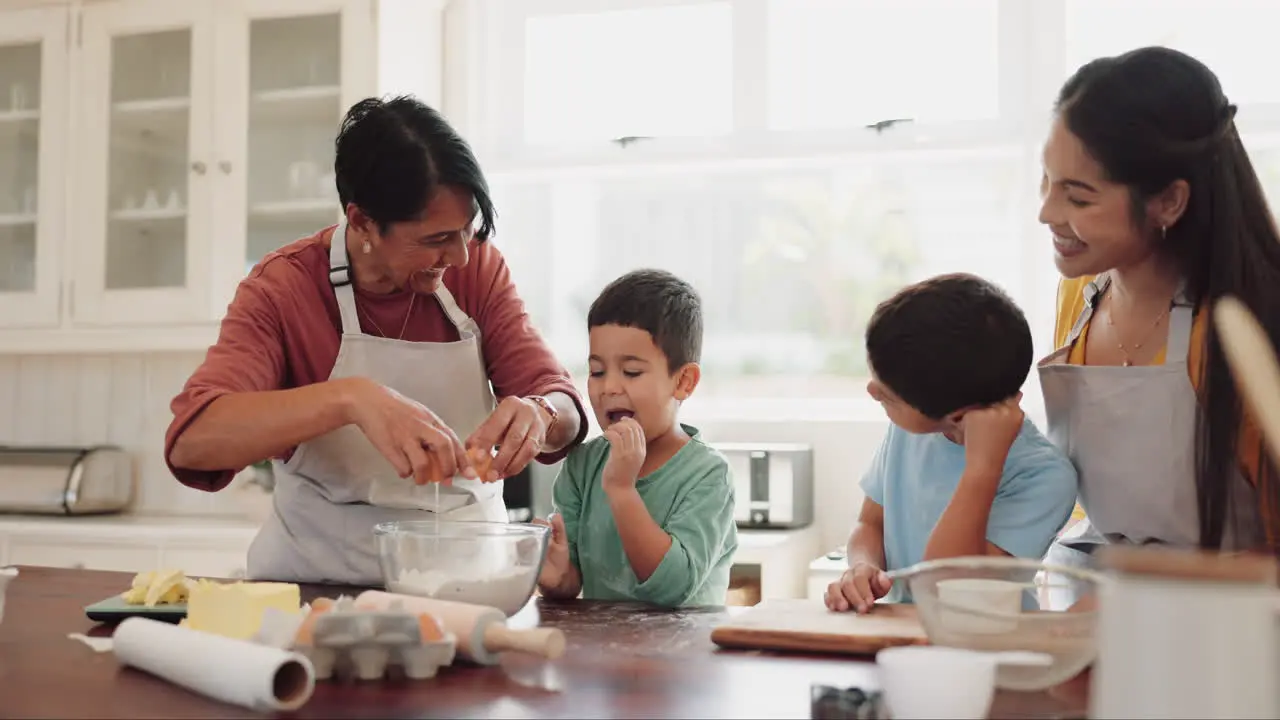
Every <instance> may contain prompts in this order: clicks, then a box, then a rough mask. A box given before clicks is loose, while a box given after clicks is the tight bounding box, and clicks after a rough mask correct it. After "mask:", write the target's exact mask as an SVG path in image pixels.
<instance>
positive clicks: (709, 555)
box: [553, 425, 738, 607]
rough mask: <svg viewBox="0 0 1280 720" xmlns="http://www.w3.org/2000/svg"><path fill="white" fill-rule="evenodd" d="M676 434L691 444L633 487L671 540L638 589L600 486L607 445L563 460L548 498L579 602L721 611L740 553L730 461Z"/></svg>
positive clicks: (587, 447)
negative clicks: (577, 577) (577, 579)
mask: <svg viewBox="0 0 1280 720" xmlns="http://www.w3.org/2000/svg"><path fill="white" fill-rule="evenodd" d="M681 427H683V428H684V431H685V432H686V433H688V434H689V436H690V438H691V439H690V440H689V442H688V443H686V444H685V446H684V447H682V448H680V450H679V451H678V452H677V453H676V454H675V455H673V456H672V457H671V459H670V460H668V461H667V462H666V463H664V464H663V465H662V467H660V468H658V469H657V470H655V471H654V472H652V473H650V474H649V475H646V476H644V477H642V478H640V479H639V480H638V481H637V482H636V490H637V491H639V493H640V497H641V498H642V499H643V500H644V504H645V507H647V508H648V509H649V514H650V515H651V516H652V517H653V519H654V521H655V522H656V523H658V525H659V526H660V527H661V528H662V529H663V530H665V531H667V534H669V535H670V536H671V548H670V549H669V550H667V554H666V556H665V557H663V558H662V562H661V563H660V564H659V565H658V568H657V569H656V570H654V572H653V574H652V575H650V576H649V579H648V580H646V581H644V582H639V581H638V580H637V579H636V575H635V572H634V571H633V570H632V569H631V563H630V561H628V560H627V554H626V551H625V550H623V548H622V538H620V537H619V536H618V526H617V525H616V524H615V523H614V520H613V511H612V509H610V507H609V499H608V497H606V496H605V492H604V488H603V487H602V486H601V485H600V480H601V474H602V473H603V472H604V466H605V462H606V461H607V460H608V459H609V441H608V440H607V439H606V438H604V437H598V438H596V439H594V440H592V441H590V442H587V443H583V444H582V445H581V446H579V447H577V448H575V449H574V450H573V451H572V452H570V453H569V455H568V457H566V458H565V460H564V465H563V466H562V467H561V469H560V475H559V476H558V477H557V478H556V482H555V490H554V491H553V497H554V499H555V506H556V512H559V513H560V515H561V516H562V517H563V518H564V529H565V533H566V535H567V536H568V539H569V559H570V561H571V562H572V563H573V564H574V565H575V566H577V568H578V572H579V573H581V575H582V597H584V598H586V599H589V600H639V601H641V602H647V603H652V604H654V605H662V606H666V607H681V606H697V605H723V604H724V602H725V594H726V592H727V591H728V589H729V566H730V565H731V564H732V563H733V553H734V552H735V551H736V550H737V549H738V528H737V525H736V524H735V522H734V519H733V509H734V507H733V506H734V497H733V477H732V475H731V474H730V470H729V461H728V460H726V459H725V457H724V455H722V454H720V453H719V452H718V451H716V450H714V449H712V448H711V447H709V446H707V445H706V444H705V443H703V442H702V440H701V439H700V438H699V437H698V430H697V428H694V427H690V426H689V425H681Z"/></svg>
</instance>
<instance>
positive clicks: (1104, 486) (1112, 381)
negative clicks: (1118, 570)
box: [1038, 275, 1261, 565]
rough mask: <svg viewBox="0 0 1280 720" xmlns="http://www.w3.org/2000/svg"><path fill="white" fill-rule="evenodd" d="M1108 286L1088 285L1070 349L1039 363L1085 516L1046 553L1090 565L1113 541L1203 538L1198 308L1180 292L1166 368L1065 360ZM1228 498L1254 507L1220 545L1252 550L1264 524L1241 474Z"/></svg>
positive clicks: (1051, 427) (1052, 423) (1056, 438)
mask: <svg viewBox="0 0 1280 720" xmlns="http://www.w3.org/2000/svg"><path fill="white" fill-rule="evenodd" d="M1109 285H1110V278H1109V277H1108V276H1106V275H1102V276H1100V277H1099V278H1098V279H1097V280H1095V281H1094V282H1093V283H1090V284H1089V285H1087V286H1086V288H1085V308H1084V310H1083V311H1082V312H1081V313H1080V316H1079V317H1078V318H1077V319H1076V322H1075V325H1074V326H1073V327H1072V328H1071V333H1070V335H1069V336H1068V337H1067V342H1066V345H1065V346H1063V347H1062V348H1059V349H1058V350H1057V351H1056V352H1054V353H1053V354H1051V355H1049V357H1047V358H1045V359H1044V360H1041V361H1040V363H1039V365H1038V368H1039V372H1040V387H1041V390H1042V392H1043V393H1044V405H1045V412H1046V415H1047V420H1048V433H1047V435H1048V436H1049V439H1050V440H1051V441H1052V442H1053V443H1054V444H1055V445H1057V446H1058V448H1059V449H1061V450H1062V451H1063V452H1065V453H1066V454H1067V456H1068V457H1070V458H1071V461H1072V463H1074V464H1075V467H1076V470H1077V471H1078V472H1079V475H1080V505H1081V506H1082V507H1083V508H1084V510H1085V513H1086V515H1087V517H1086V518H1085V519H1084V520H1082V521H1080V522H1079V523H1078V524H1077V525H1076V526H1075V527H1073V528H1071V530H1070V531H1068V532H1067V533H1065V534H1064V537H1063V538H1062V539H1061V540H1060V541H1059V542H1056V543H1054V546H1053V547H1051V548H1050V550H1049V559H1050V561H1053V562H1059V563H1067V564H1072V565H1082V564H1089V562H1088V558H1087V557H1082V556H1081V553H1085V554H1088V553H1091V552H1092V550H1093V549H1094V548H1096V547H1097V546H1098V545H1101V544H1105V543H1108V542H1129V543H1142V544H1144V543H1163V544H1168V545H1173V546H1182V547H1194V546H1196V545H1197V544H1198V543H1199V540H1200V520H1199V511H1198V509H1197V504H1196V463H1195V436H1196V412H1197V399H1196V392H1195V388H1194V386H1193V385H1192V384H1191V379H1190V377H1189V376H1188V374H1187V351H1188V349H1189V348H1190V345H1191V328H1192V325H1193V323H1194V321H1195V310H1194V308H1193V307H1191V305H1190V304H1189V303H1188V302H1187V300H1186V297H1185V295H1184V294H1183V293H1181V292H1179V293H1178V295H1177V297H1176V298H1175V300H1174V305H1173V307H1172V309H1171V310H1170V313H1169V338H1168V343H1167V345H1166V350H1165V362H1164V364H1163V365H1151V366H1137V367H1110V366H1089V365H1070V364H1067V356H1068V355H1069V353H1070V351H1071V348H1072V346H1073V345H1074V344H1075V343H1076V341H1077V340H1078V339H1079V338H1080V335H1081V333H1083V332H1084V329H1085V328H1086V327H1087V324H1088V322H1089V318H1090V317H1092V315H1093V310H1094V307H1095V306H1096V305H1097V303H1098V302H1099V300H1101V298H1102V296H1103V293H1105V292H1106V290H1107V287H1108V286H1109ZM1232 494H1233V497H1232V498H1231V504H1232V507H1234V508H1236V509H1237V510H1250V511H1252V513H1253V517H1249V516H1248V513H1244V514H1243V515H1242V517H1239V518H1230V517H1229V518H1228V522H1227V530H1226V533H1225V535H1224V538H1223V543H1224V547H1226V546H1230V545H1233V540H1238V541H1239V544H1241V545H1249V544H1251V543H1253V542H1254V541H1255V539H1256V538H1259V537H1261V534H1260V530H1261V523H1260V522H1259V521H1258V517H1257V512H1256V509H1257V504H1256V501H1255V500H1254V498H1253V486H1252V485H1250V484H1249V482H1248V481H1247V480H1245V479H1244V477H1243V475H1240V474H1239V472H1237V482H1236V483H1235V485H1234V486H1233V487H1232ZM1233 520H1235V521H1236V522H1233ZM1237 532H1238V535H1237ZM1228 549H1230V548H1228Z"/></svg>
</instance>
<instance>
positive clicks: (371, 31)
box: [0, 0, 445, 353]
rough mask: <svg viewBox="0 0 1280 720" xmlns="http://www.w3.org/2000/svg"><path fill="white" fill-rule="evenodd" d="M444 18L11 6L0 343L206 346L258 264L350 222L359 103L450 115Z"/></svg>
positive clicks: (407, 4)
mask: <svg viewBox="0 0 1280 720" xmlns="http://www.w3.org/2000/svg"><path fill="white" fill-rule="evenodd" d="M444 5H445V3H443V2H441V1H440V0H376V2H375V0H65V2H58V1H57V0H45V1H44V2H43V3H42V5H41V6H40V7H38V8H34V9H32V8H25V7H23V8H15V7H12V6H8V5H6V3H5V2H4V0H0V157H2V158H4V159H5V160H6V162H5V163H4V165H6V166H7V165H9V163H8V162H7V161H8V159H9V158H10V157H13V158H16V159H17V161H18V162H17V163H14V166H15V168H16V169H15V170H14V171H13V172H8V167H5V168H4V169H5V172H0V349H3V351H4V352H7V353H58V352H76V353H78V352H117V351H148V350H158V351H162V350H187V349H203V348H205V347H207V345H208V344H209V343H211V342H212V341H213V340H214V339H215V338H216V333H217V322H218V320H220V319H221V317H222V315H223V313H224V312H225V309H226V305H227V303H228V302H229V301H230V300H231V298H232V296H233V294H234V291H235V288H236V285H237V283H238V282H239V281H240V280H241V279H242V278H243V277H244V275H245V273H246V272H247V270H248V269H249V268H250V267H251V266H252V265H253V264H254V263H256V262H257V261H258V260H260V259H261V258H262V257H263V256H264V255H265V254H267V253H268V252H270V251H272V250H275V249H277V248H278V247H280V246H282V245H284V244H287V243H289V242H292V241H293V240H296V239H298V238H300V237H303V236H305V235H309V234H311V233H314V232H315V231H317V230H319V229H320V228H323V227H324V226H326V225H329V224H332V223H333V222H335V221H336V220H337V219H338V217H339V214H340V209H339V205H338V202H337V193H336V189H335V188H334V178H333V140H334V136H335V134H336V131H337V129H338V126H339V123H340V120H341V117H342V115H343V114H344V113H345V111H346V110H347V108H349V107H350V106H351V105H352V104H353V103H354V102H356V101H357V100H359V99H360V98H362V97H367V96H372V95H384V94H388V93H393V92H405V91H408V92H414V93H416V94H418V95H419V96H420V97H422V98H423V99H424V100H425V101H426V102H428V103H429V104H432V105H434V106H436V107H439V106H440V103H441V97H442V95H443V87H442V85H443V81H442V75H443V64H444V54H443V51H442V48H441V43H442V34H443V12H444ZM6 8H9V9H6ZM14 88H17V89H14ZM14 98H16V99H18V100H19V103H18V105H17V107H16V108H15V107H12V106H13V103H12V100H13V99H14ZM6 143H8V145H6ZM11 148H12V149H11Z"/></svg>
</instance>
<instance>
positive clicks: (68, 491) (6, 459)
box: [0, 445, 134, 515]
mask: <svg viewBox="0 0 1280 720" xmlns="http://www.w3.org/2000/svg"><path fill="white" fill-rule="evenodd" d="M133 485H134V482H133V459H132V457H131V456H130V455H129V453H127V452H125V451H124V450H123V449H121V448H119V447H115V446H111V445H95V446H89V447H13V446H0V513H27V514H36V515H91V514H104V513H117V512H121V511H123V510H125V509H126V508H127V507H128V506H129V503H130V502H132V500H133Z"/></svg>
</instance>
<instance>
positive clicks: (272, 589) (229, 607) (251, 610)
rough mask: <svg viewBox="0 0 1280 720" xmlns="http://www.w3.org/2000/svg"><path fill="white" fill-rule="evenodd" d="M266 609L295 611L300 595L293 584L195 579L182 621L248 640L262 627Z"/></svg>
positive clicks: (297, 607) (300, 602) (196, 626)
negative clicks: (185, 615) (221, 581)
mask: <svg viewBox="0 0 1280 720" xmlns="http://www.w3.org/2000/svg"><path fill="white" fill-rule="evenodd" d="M267 608H275V609H277V610H280V611H281V612H286V613H293V614H297V613H299V612H301V611H302V596H301V592H300V591H299V589H298V586H297V585H295V584H293V583H276V582H233V583H219V582H214V581H211V580H198V581H196V582H195V583H194V584H193V585H192V587H191V589H190V595H189V596H188V598H187V617H186V619H185V620H183V621H182V624H183V625H185V626H186V627H189V628H191V629H192V630H200V631H202V632H208V633H213V634H214V635H222V636H224V637H230V638H237V639H240V640H248V639H250V638H252V637H253V636H254V635H255V634H256V633H257V632H258V629H259V628H260V627H261V626H262V616H263V614H264V613H265V612H266V610H267Z"/></svg>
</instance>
